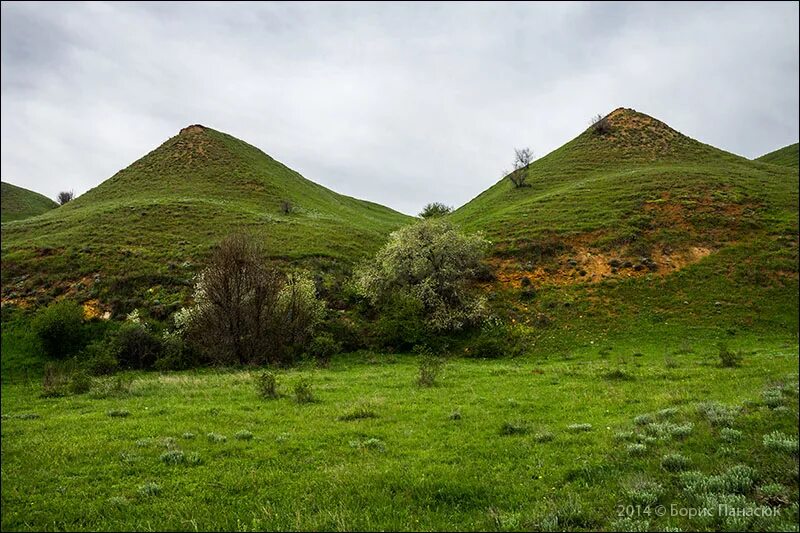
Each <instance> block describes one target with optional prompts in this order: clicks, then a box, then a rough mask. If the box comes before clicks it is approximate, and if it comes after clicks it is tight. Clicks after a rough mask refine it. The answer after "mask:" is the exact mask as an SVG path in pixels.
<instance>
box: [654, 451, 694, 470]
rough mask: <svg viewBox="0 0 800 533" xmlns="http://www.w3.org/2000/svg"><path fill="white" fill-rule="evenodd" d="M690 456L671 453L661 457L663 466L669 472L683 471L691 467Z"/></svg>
mask: <svg viewBox="0 0 800 533" xmlns="http://www.w3.org/2000/svg"><path fill="white" fill-rule="evenodd" d="M689 464H690V461H689V458H688V457H686V456H685V455H681V454H679V453H671V454H669V455H665V456H664V457H662V458H661V468H663V469H664V470H666V471H667V472H681V471H683V470H686V469H687V468H688V467H689Z"/></svg>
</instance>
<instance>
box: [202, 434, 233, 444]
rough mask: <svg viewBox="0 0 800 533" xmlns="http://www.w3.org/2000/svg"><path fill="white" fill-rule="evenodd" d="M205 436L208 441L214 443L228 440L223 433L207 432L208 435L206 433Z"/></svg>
mask: <svg viewBox="0 0 800 533" xmlns="http://www.w3.org/2000/svg"><path fill="white" fill-rule="evenodd" d="M206 438H208V440H209V441H210V442H213V443H215V444H220V443H223V442H225V441H227V440H228V437H226V436H225V435H220V434H219V433H209V434H208V435H206Z"/></svg>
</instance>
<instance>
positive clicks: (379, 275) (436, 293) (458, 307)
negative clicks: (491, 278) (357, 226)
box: [355, 218, 489, 332]
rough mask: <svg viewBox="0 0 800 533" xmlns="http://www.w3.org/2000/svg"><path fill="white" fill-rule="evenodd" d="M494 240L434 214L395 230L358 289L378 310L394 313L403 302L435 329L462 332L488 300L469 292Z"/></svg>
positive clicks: (359, 276) (362, 271)
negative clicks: (465, 232) (395, 308)
mask: <svg viewBox="0 0 800 533" xmlns="http://www.w3.org/2000/svg"><path fill="white" fill-rule="evenodd" d="M488 245H489V242H488V241H487V240H486V239H485V238H484V237H483V236H482V235H480V234H477V235H466V234H464V233H462V232H460V231H459V230H458V229H457V228H456V227H455V226H453V225H452V224H451V223H450V222H448V221H447V220H442V219H437V218H432V219H425V220H422V221H420V222H418V223H417V224H413V225H411V226H406V227H404V228H402V229H399V230H397V231H395V232H394V233H392V234H391V236H390V237H389V242H388V243H386V244H385V245H384V247H383V248H381V249H380V250H379V251H378V253H377V254H376V256H375V257H374V258H373V259H371V260H369V261H368V262H367V263H365V264H364V265H362V266H361V267H360V268H359V269H358V270H357V272H356V275H355V287H356V290H357V292H358V293H359V294H361V295H362V296H364V297H365V298H367V299H368V300H369V301H370V303H372V304H373V305H374V306H376V307H377V308H378V309H381V308H386V307H389V309H385V311H387V312H391V311H392V309H390V308H391V306H392V305H393V302H398V301H402V302H405V304H407V305H408V306H409V307H412V308H418V309H421V311H422V313H423V315H424V319H425V326H426V328H427V329H428V330H430V331H432V332H441V331H457V330H460V329H462V328H464V327H465V326H467V325H470V324H474V323H476V322H477V321H478V320H479V319H480V318H481V317H482V316H483V313H484V308H485V302H484V299H483V298H481V297H479V296H477V295H476V294H475V293H473V292H472V291H471V290H470V282H471V281H472V280H474V279H475V277H476V275H477V273H478V271H479V269H480V267H481V260H482V258H483V257H484V255H485V253H486V249H487V248H488Z"/></svg>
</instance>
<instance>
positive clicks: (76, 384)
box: [67, 371, 92, 394]
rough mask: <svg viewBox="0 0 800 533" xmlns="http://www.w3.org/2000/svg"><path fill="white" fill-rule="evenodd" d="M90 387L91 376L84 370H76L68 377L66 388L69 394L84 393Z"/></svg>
mask: <svg viewBox="0 0 800 533" xmlns="http://www.w3.org/2000/svg"><path fill="white" fill-rule="evenodd" d="M91 389H92V378H90V377H89V375H88V374H87V373H86V372H83V371H77V372H75V373H73V374H72V375H71V376H70V378H69V385H68V386H67V390H69V392H70V394H85V393H87V392H89V391H90V390H91Z"/></svg>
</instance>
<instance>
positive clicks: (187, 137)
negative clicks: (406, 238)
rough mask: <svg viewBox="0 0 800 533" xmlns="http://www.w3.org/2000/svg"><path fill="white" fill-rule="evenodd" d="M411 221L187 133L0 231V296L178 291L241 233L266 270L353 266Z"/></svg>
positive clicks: (235, 142) (225, 141) (238, 146)
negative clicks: (252, 238)
mask: <svg viewBox="0 0 800 533" xmlns="http://www.w3.org/2000/svg"><path fill="white" fill-rule="evenodd" d="M410 220H411V218H410V217H408V216H406V215H403V214H401V213H398V212H396V211H393V210H391V209H389V208H386V207H383V206H381V205H378V204H375V203H372V202H367V201H363V200H357V199H355V198H351V197H348V196H344V195H341V194H338V193H335V192H333V191H331V190H330V189H327V188H325V187H323V186H321V185H318V184H316V183H314V182H312V181H309V180H307V179H305V178H304V177H303V176H301V175H300V174H299V173H297V172H295V171H294V170H292V169H290V168H288V167H286V166H285V165H283V164H281V163H280V162H278V161H276V160H275V159H273V158H272V157H270V156H268V155H267V154H265V153H264V152H262V151H261V150H259V149H258V148H256V147H254V146H252V145H250V144H247V143H245V142H243V141H241V140H239V139H237V138H235V137H232V136H230V135H228V134H225V133H222V132H219V131H216V130H214V129H212V128H209V127H206V126H202V125H199V124H193V125H190V126H187V127H185V128H183V129H181V130H180V132H179V133H178V134H177V135H175V136H174V137H172V138H170V139H168V140H167V141H165V142H164V143H163V144H161V145H160V146H159V147H158V148H156V149H155V150H153V151H151V152H150V153H148V154H147V155H145V156H144V157H142V158H141V159H139V160H137V161H135V162H134V163H132V164H131V165H130V166H128V167H127V168H124V169H123V170H120V171H119V172H117V173H116V174H114V175H113V176H112V177H110V178H109V179H107V180H106V181H104V182H103V183H101V184H100V185H98V186H97V187H95V188H94V189H91V190H90V191H88V192H86V193H84V194H83V195H81V196H80V197H78V198H76V199H75V200H73V201H72V202H70V203H68V204H66V205H65V206H63V207H61V208H59V209H58V210H55V211H53V212H51V213H47V214H46V215H44V216H42V217H37V218H36V219H32V220H30V221H23V222H19V223H15V224H14V225H13V227H6V226H5V225H4V226H3V235H2V237H3V239H2V259H3V273H2V275H3V296H4V298H30V297H32V296H33V295H34V291H37V290H41V288H42V287H46V290H48V291H49V292H50V293H51V294H53V295H57V294H62V293H64V292H65V291H73V290H75V287H76V286H78V285H80V286H81V287H83V288H84V289H85V292H89V293H92V294H98V291H100V293H102V291H103V290H110V289H109V288H110V287H112V286H113V287H114V291H112V292H114V294H119V293H120V291H121V292H122V293H128V294H138V293H140V292H141V290H144V289H147V290H151V289H152V291H165V292H166V293H167V294H174V292H175V291H178V292H181V291H183V292H185V287H186V286H187V285H188V284H189V282H190V280H191V277H192V275H193V274H194V272H196V270H197V268H198V267H199V266H200V265H202V263H203V260H204V257H206V255H207V253H208V252H209V250H210V249H211V247H213V246H214V245H215V244H216V243H217V242H219V241H220V240H222V239H223V238H224V237H225V236H226V235H228V234H230V233H233V232H241V231H244V232H248V233H253V234H256V235H257V236H258V237H259V238H260V239H262V240H263V242H264V244H265V248H266V250H267V252H268V253H269V255H270V256H271V257H272V258H274V259H278V260H292V261H300V262H308V261H322V262H328V263H331V262H339V263H351V262H353V261H355V260H357V259H359V258H361V257H364V256H366V255H367V254H369V253H371V252H374V251H375V250H376V249H377V248H378V247H379V246H380V245H381V244H382V243H383V242H384V240H385V239H386V238H387V236H388V234H389V233H390V232H391V231H392V230H394V229H396V228H398V227H400V226H401V225H403V224H405V223H407V222H408V221H410ZM35 280H38V281H36V282H35V283H34V281H35ZM98 280H102V281H101V282H100V285H101V287H105V289H102V288H101V289H97V290H95V289H94V288H92V287H94V286H95V285H96V284H97V282H98ZM169 298H171V299H172V298H173V296H169Z"/></svg>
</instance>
